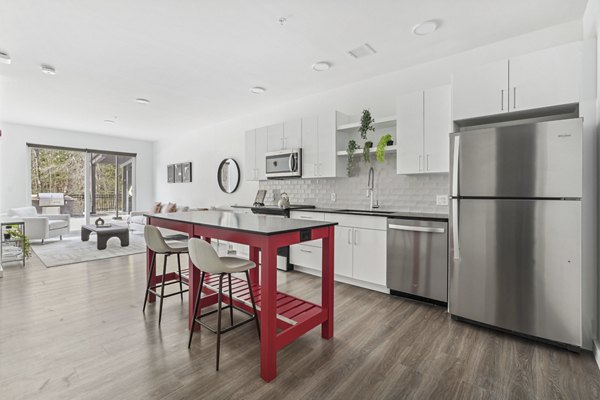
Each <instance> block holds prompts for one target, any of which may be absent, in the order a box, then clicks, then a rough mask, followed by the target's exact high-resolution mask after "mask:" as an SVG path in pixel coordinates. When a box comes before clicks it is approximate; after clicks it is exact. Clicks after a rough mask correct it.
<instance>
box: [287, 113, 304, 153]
mask: <svg viewBox="0 0 600 400" xmlns="http://www.w3.org/2000/svg"><path fill="white" fill-rule="evenodd" d="M300 147H302V120H301V119H295V120H292V121H287V122H284V123H283V148H284V149H299V148H300Z"/></svg>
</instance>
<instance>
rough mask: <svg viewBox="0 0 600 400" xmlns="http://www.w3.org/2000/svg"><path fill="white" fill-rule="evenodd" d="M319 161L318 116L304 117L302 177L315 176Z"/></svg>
mask: <svg viewBox="0 0 600 400" xmlns="http://www.w3.org/2000/svg"><path fill="white" fill-rule="evenodd" d="M318 163H319V131H318V118H317V117H306V118H302V177H303V178H315V177H316V176H317V164H318Z"/></svg>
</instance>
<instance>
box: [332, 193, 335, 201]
mask: <svg viewBox="0 0 600 400" xmlns="http://www.w3.org/2000/svg"><path fill="white" fill-rule="evenodd" d="M331 201H335V192H331Z"/></svg>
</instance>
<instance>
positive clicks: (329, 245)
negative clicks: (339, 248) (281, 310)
mask: <svg viewBox="0 0 600 400" xmlns="http://www.w3.org/2000/svg"><path fill="white" fill-rule="evenodd" d="M333 253H334V227H333V226H331V227H329V235H328V236H327V237H326V238H324V239H323V261H322V265H323V275H322V288H321V305H322V306H323V307H324V308H325V309H326V310H327V321H325V322H323V324H321V337H323V338H324V339H331V338H332V337H333V261H334V259H333Z"/></svg>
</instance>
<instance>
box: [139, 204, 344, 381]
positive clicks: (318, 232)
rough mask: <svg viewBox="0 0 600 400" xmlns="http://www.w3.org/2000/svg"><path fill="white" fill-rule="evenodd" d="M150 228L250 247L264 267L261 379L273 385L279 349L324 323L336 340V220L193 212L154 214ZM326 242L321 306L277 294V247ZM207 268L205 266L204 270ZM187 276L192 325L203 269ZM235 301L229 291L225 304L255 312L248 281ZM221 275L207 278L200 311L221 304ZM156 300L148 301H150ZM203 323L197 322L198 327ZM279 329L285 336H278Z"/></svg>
mask: <svg viewBox="0 0 600 400" xmlns="http://www.w3.org/2000/svg"><path fill="white" fill-rule="evenodd" d="M146 217H147V218H148V224H151V225H155V226H158V227H162V228H167V229H171V230H175V231H179V232H183V233H186V234H187V235H188V236H189V237H198V238H203V239H204V240H207V241H210V240H211V239H221V240H226V241H230V242H235V243H240V244H246V245H248V246H249V247H250V259H251V260H252V261H254V262H255V263H256V264H257V265H258V264H259V254H260V255H261V265H260V275H259V268H254V269H252V270H251V273H250V280H251V286H252V293H253V294H254V298H255V300H256V305H257V309H258V314H259V318H260V332H261V340H260V376H261V377H262V378H263V379H264V380H265V381H267V382H269V381H271V380H273V379H274V378H275V377H276V376H277V351H278V350H279V349H281V348H283V347H284V346H286V345H288V344H289V343H291V342H293V341H294V340H295V339H296V338H298V337H300V336H302V335H303V334H305V333H306V332H308V331H310V330H311V329H313V328H315V327H316V326H318V325H321V336H322V337H323V338H325V339H331V338H332V337H333V258H334V225H337V223H336V222H327V221H305V220H295V219H287V218H278V217H273V216H267V215H254V214H237V213H233V212H228V211H190V212H180V213H171V214H148V215H146ZM318 239H321V240H322V241H323V259H322V278H321V285H322V287H321V304H320V305H318V304H314V303H311V302H309V301H306V300H303V299H299V298H296V297H293V296H290V295H288V294H285V293H281V292H278V291H277V249H278V248H279V247H284V246H289V245H293V244H297V243H301V242H305V241H309V240H318ZM151 260H152V251H150V250H149V249H148V250H147V263H146V264H147V265H146V273H147V274H149V273H150V262H151ZM199 267H200V268H201V266H199ZM182 277H183V278H184V280H187V281H188V283H189V293H188V294H189V320H188V326H189V327H190V328H191V327H192V321H193V318H194V315H193V314H194V303H195V300H196V293H197V291H198V285H199V284H200V270H199V269H197V268H195V267H194V265H193V264H192V263H191V262H190V264H189V270H188V271H187V274H186V273H185V272H182ZM150 278H151V279H152V285H156V284H157V283H160V282H161V281H162V280H172V279H175V278H177V273H174V272H171V273H168V274H167V276H156V275H155V276H152V277H150ZM232 283H233V285H232V286H233V296H232V297H233V299H230V298H229V292H228V291H224V292H227V293H224V298H225V302H226V303H229V302H230V301H233V303H234V304H235V305H236V306H238V307H241V308H244V309H246V310H248V311H249V312H250V313H252V308H251V306H250V293H249V291H248V287H247V285H246V284H245V281H243V280H241V279H239V278H234V277H233V276H232ZM217 284H218V276H209V277H208V278H205V284H204V287H203V289H202V291H203V293H204V296H202V298H201V301H200V307H206V306H208V305H211V304H215V303H216V302H217V292H216V287H217ZM154 297H155V296H153V295H150V296H149V297H148V301H149V302H153V301H154V300H155V298H154ZM199 328H200V325H199V324H196V329H199ZM278 330H279V332H277V331H278Z"/></svg>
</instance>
